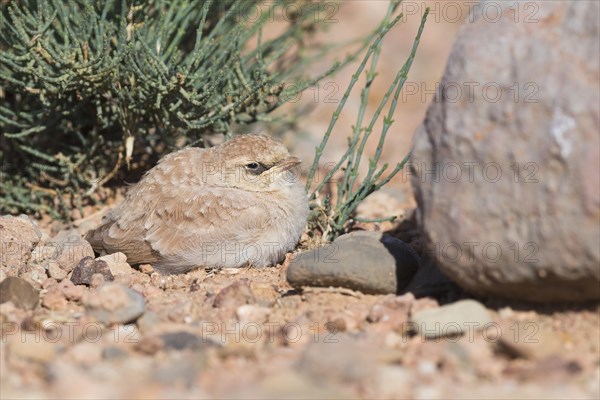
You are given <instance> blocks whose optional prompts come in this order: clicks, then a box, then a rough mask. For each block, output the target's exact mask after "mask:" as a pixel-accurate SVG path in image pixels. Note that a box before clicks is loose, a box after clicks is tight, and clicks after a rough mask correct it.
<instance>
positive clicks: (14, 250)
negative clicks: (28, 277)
mask: <svg viewBox="0 0 600 400" xmlns="http://www.w3.org/2000/svg"><path fill="white" fill-rule="evenodd" d="M41 237H42V233H41V232H40V230H39V228H38V227H37V225H36V224H35V223H34V222H33V221H32V220H30V219H29V218H28V217H27V216H20V217H13V216H11V215H7V216H3V217H0V267H1V268H10V269H11V270H18V269H19V268H20V267H22V266H25V265H26V264H27V261H29V258H30V257H31V251H32V250H33V249H34V248H35V246H36V245H37V244H38V242H39V241H40V239H41Z"/></svg>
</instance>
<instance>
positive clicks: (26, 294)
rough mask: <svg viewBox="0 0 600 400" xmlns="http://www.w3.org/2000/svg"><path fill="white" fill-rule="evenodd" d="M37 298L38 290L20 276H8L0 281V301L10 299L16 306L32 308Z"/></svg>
mask: <svg viewBox="0 0 600 400" xmlns="http://www.w3.org/2000/svg"><path fill="white" fill-rule="evenodd" d="M39 299H40V295H39V293H38V291H37V290H35V289H34V288H33V286H31V284H30V283H28V282H26V281H24V280H23V279H21V278H17V277H15V276H9V277H8V278H6V279H4V280H3V281H2V282H1V283H0V303H5V302H7V301H11V302H12V303H13V304H14V305H15V306H16V307H18V308H22V309H25V310H32V309H34V308H35V306H36V305H37V304H38V301H39Z"/></svg>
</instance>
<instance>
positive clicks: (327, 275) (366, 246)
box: [287, 231, 419, 294]
mask: <svg viewBox="0 0 600 400" xmlns="http://www.w3.org/2000/svg"><path fill="white" fill-rule="evenodd" d="M418 266H419V257H418V256H417V254H416V253H415V252H414V250H413V249H412V248H411V247H410V246H409V245H408V244H406V243H404V242H402V241H401V240H399V239H396V238H394V237H392V236H388V235H384V234H382V233H380V232H366V231H365V232H352V233H349V234H346V235H343V236H340V237H339V238H337V239H336V240H334V241H333V243H331V244H329V245H327V246H323V247H320V248H318V249H314V250H310V251H306V252H304V253H301V254H299V255H297V256H296V257H294V258H293V259H292V261H291V263H290V266H289V267H288V270H287V280H288V282H289V283H290V285H292V286H293V287H294V288H301V287H303V286H321V287H328V286H333V287H345V288H349V289H353V290H358V291H361V292H363V293H366V294H391V293H394V294H395V293H398V292H399V291H401V290H402V289H404V288H405V287H406V286H407V285H408V284H409V282H410V281H411V279H412V278H413V276H414V275H415V273H416V271H417V269H418Z"/></svg>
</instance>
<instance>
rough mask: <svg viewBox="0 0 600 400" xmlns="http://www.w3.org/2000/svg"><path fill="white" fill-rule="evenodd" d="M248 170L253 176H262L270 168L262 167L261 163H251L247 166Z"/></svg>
mask: <svg viewBox="0 0 600 400" xmlns="http://www.w3.org/2000/svg"><path fill="white" fill-rule="evenodd" d="M246 169H247V170H248V172H250V173H251V174H252V175H260V174H262V173H263V172H265V171H266V170H267V169H268V168H267V167H265V166H264V165H262V164H261V163H256V162H251V163H248V164H246Z"/></svg>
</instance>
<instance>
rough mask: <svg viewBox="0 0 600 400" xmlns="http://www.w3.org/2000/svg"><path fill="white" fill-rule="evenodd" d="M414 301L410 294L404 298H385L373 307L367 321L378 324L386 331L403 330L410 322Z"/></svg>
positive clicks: (392, 296) (391, 296) (390, 296)
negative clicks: (409, 317)
mask: <svg viewBox="0 0 600 400" xmlns="http://www.w3.org/2000/svg"><path fill="white" fill-rule="evenodd" d="M414 301H415V297H414V296H413V295H412V294H410V293H408V294H405V295H403V296H394V295H388V296H385V297H384V298H383V299H381V300H380V301H378V302H377V303H375V304H374V305H373V307H371V311H370V312H369V315H368V316H367V321H369V322H371V323H376V324H378V326H379V327H381V328H383V330H386V331H387V330H396V329H402V327H404V326H406V323H407V322H408V316H409V314H410V310H411V307H412V304H413V302H414Z"/></svg>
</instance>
